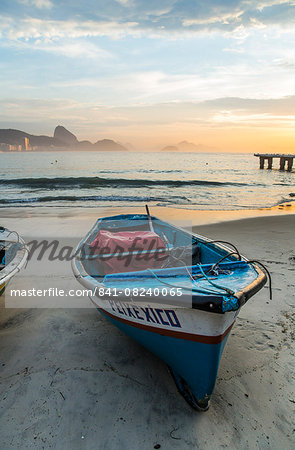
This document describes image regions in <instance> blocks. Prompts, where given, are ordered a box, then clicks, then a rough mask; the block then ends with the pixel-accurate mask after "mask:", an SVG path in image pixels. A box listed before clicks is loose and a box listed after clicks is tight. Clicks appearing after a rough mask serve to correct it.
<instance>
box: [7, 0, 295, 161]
mask: <svg viewBox="0 0 295 450" xmlns="http://www.w3.org/2000/svg"><path fill="white" fill-rule="evenodd" d="M0 85H1V89H0V128H16V129H20V130H24V131H27V132H29V133H32V134H48V135H52V134H53V130H54V128H55V126H56V125H63V126H65V127H66V128H68V129H69V130H70V131H72V132H73V133H74V134H75V135H76V136H77V137H78V139H79V140H82V139H89V140H91V141H92V142H95V141H97V140H98V139H104V138H109V139H114V140H116V141H119V142H121V143H123V144H126V143H130V144H132V146H133V148H134V149H136V150H155V149H160V148H162V147H163V146H166V145H176V144H177V143H178V142H180V141H183V140H186V141H189V142H193V143H195V144H196V145H198V146H199V148H204V150H206V151H210V150H214V151H237V152H240V151H241V152H246V151H249V152H253V151H267V152H285V153H295V0H290V1H284V0H283V1H281V0H257V1H254V0H244V1H240V0H207V1H199V0H149V1H146V0H84V1H81V0H79V1H78V0H71V1H66V0H1V2H0Z"/></svg>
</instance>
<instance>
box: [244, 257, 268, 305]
mask: <svg viewBox="0 0 295 450" xmlns="http://www.w3.org/2000/svg"><path fill="white" fill-rule="evenodd" d="M251 263H255V264H258V265H260V266H261V267H262V268H263V269H264V270H265V272H266V273H267V276H268V286H269V299H270V300H272V281H271V275H270V272H269V270H268V269H267V268H266V267H265V265H264V264H262V262H260V261H256V260H255V259H252V260H251V261H248V260H247V264H251Z"/></svg>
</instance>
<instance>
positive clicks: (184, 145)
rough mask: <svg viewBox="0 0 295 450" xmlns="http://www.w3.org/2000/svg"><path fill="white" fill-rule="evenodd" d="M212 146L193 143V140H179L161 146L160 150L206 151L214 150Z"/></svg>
mask: <svg viewBox="0 0 295 450" xmlns="http://www.w3.org/2000/svg"><path fill="white" fill-rule="evenodd" d="M214 150H215V149H214V148H213V147H208V146H206V145H202V144H197V145H196V144H194V143H193V142H188V141H181V142H179V143H178V144H177V145H167V146H166V147H164V148H162V152H206V151H208V152H209V151H214Z"/></svg>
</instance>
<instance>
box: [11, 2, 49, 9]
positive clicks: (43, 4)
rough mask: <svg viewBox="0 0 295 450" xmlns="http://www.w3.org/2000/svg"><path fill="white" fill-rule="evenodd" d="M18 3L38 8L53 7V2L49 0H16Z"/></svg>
mask: <svg viewBox="0 0 295 450" xmlns="http://www.w3.org/2000/svg"><path fill="white" fill-rule="evenodd" d="M17 1H18V2H19V3H21V4H23V5H26V6H31V7H35V8H38V9H50V8H52V7H53V3H52V2H51V1H50V0H17Z"/></svg>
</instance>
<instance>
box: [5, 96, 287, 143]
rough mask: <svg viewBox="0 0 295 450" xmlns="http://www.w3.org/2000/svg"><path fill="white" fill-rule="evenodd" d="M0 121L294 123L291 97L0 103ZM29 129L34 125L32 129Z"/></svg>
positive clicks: (109, 126) (107, 125)
mask: <svg viewBox="0 0 295 450" xmlns="http://www.w3.org/2000/svg"><path fill="white" fill-rule="evenodd" d="M0 106H1V108H0V110H1V115H0V119H1V121H2V122H9V123H10V124H13V123H21V122H22V121H24V122H25V123H27V121H28V120H27V117H30V120H31V123H32V124H35V125H36V123H41V124H44V123H47V124H49V125H50V124H53V125H54V124H56V121H63V122H65V123H69V124H70V126H71V128H76V129H82V128H85V129H87V130H88V134H90V135H91V133H93V129H98V128H99V129H100V130H101V131H102V130H112V131H113V132H115V133H116V134H118V133H120V131H118V130H120V129H124V128H128V127H135V126H136V127H139V129H144V127H148V126H156V127H161V126H173V125H174V124H190V127H194V126H195V125H198V126H205V127H215V126H216V125H221V126H223V127H227V126H232V125H239V126H253V125H254V126H263V127H273V126H274V125H277V124H278V123H279V124H280V126H284V127H288V128H291V129H292V127H294V122H295V114H294V111H295V95H293V96H287V97H284V98H279V99H260V100H257V99H250V98H249V99H243V98H238V97H233V98H220V99H214V100H211V101H204V102H174V103H171V102H170V103H160V104H151V105H137V106H121V107H108V106H104V105H100V104H96V103H95V102H78V101H73V100H67V99H51V100H40V99H32V100H29V99H3V100H0ZM35 125H34V126H35Z"/></svg>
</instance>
